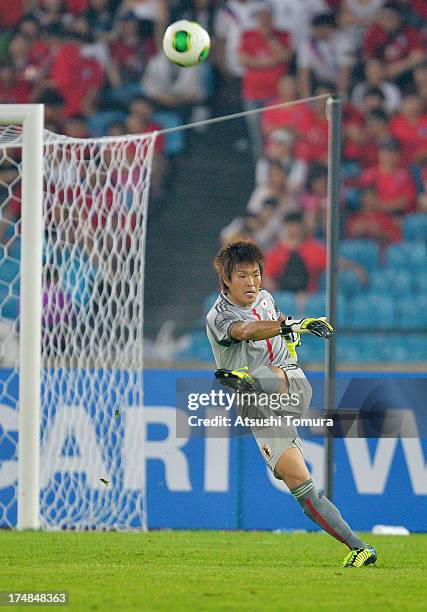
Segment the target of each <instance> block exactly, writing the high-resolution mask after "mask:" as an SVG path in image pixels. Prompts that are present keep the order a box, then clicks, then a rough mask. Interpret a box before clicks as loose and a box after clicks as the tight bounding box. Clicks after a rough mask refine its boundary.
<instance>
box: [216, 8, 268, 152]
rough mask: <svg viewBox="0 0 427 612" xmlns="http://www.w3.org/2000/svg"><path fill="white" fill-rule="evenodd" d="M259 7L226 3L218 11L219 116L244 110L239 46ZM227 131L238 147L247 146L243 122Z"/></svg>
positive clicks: (236, 123)
mask: <svg viewBox="0 0 427 612" xmlns="http://www.w3.org/2000/svg"><path fill="white" fill-rule="evenodd" d="M256 6H257V0H226V2H224V6H221V7H219V8H217V10H216V15H215V20H214V25H213V32H214V36H215V48H214V61H215V64H216V66H217V68H218V69H219V79H218V80H219V83H218V90H217V92H216V100H215V101H216V103H217V110H216V112H217V113H218V114H220V115H224V114H225V115H229V114H233V113H239V112H241V111H242V110H243V108H242V99H241V90H242V83H241V81H242V76H243V72H244V69H243V66H242V64H241V61H240V55H239V45H240V39H241V36H242V34H243V32H244V30H250V29H251V28H252V26H253V23H254V20H253V14H254V11H255V8H256ZM227 127H228V129H227V134H228V135H229V136H230V141H231V142H233V141H234V142H235V143H236V146H240V145H242V144H243V145H244V146H247V133H246V123H245V121H244V119H239V120H237V119H236V120H234V121H230V122H229V125H228V126H227ZM230 132H231V133H230Z"/></svg>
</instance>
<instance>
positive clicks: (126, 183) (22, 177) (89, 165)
mask: <svg viewBox="0 0 427 612" xmlns="http://www.w3.org/2000/svg"><path fill="white" fill-rule="evenodd" d="M156 136H157V134H156V133H150V134H135V135H125V136H119V137H105V138H97V139H96V138H93V139H90V138H89V139H73V138H69V137H66V136H61V135H58V134H54V133H52V132H49V131H48V130H43V107H42V105H0V209H1V217H0V237H1V240H0V333H1V334H3V333H4V329H3V328H5V329H6V330H8V331H7V333H9V335H10V336H13V339H14V341H16V343H17V342H18V339H19V357H18V356H13V355H12V353H11V352H10V351H9V349H8V342H9V340H10V338H8V339H7V341H5V340H4V337H3V336H0V387H1V398H0V403H1V404H2V414H0V437H1V438H2V440H3V441H4V440H6V442H7V444H6V446H7V447H8V448H9V447H10V448H11V450H10V456H9V457H7V458H6V461H4V460H3V457H2V459H1V461H2V463H0V526H1V527H6V526H8V527H15V526H16V527H18V529H28V528H32V529H35V528H43V529H58V528H59V529H67V528H71V529H134V528H136V529H144V528H146V527H147V507H146V482H145V456H144V442H145V439H144V438H145V427H146V425H145V422H144V418H145V417H144V413H143V410H142V407H143V387H142V381H143V285H144V260H145V242H146V224H147V209H148V193H149V185H150V177H151V167H152V162H153V154H154V145H155V142H156ZM8 207H9V209H11V210H12V209H13V210H14V215H15V216H13V215H12V216H11V213H10V210H9V212H8V213H7V214H4V211H5V210H8ZM11 303H12V304H16V308H15V310H14V308H11V307H10V304H11ZM18 304H19V308H18ZM8 351H9V352H8ZM18 381H19V382H18ZM17 388H19V390H17ZM18 406H19V409H18ZM18 413H19V416H18ZM17 440H18V441H17ZM18 446H19V449H18ZM16 459H18V467H17V470H16V472H15V466H16Z"/></svg>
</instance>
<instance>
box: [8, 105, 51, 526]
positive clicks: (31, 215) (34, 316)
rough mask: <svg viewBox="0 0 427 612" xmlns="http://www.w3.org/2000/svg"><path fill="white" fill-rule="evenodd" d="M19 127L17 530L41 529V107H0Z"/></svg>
mask: <svg viewBox="0 0 427 612" xmlns="http://www.w3.org/2000/svg"><path fill="white" fill-rule="evenodd" d="M0 123H1V124H6V123H7V124H18V125H21V126H22V174H21V176H22V179H21V181H22V205H21V206H22V207H21V237H22V240H21V245H22V247H21V263H20V275H21V290H20V293H21V295H20V330H19V434H18V436H19V437H18V492H17V506H18V516H17V528H18V530H22V529H38V528H39V527H40V512H39V508H40V499H39V497H40V408H41V406H40V405H41V397H40V381H41V348H40V347H41V315H42V297H41V295H42V245H43V125H44V105H43V104H0Z"/></svg>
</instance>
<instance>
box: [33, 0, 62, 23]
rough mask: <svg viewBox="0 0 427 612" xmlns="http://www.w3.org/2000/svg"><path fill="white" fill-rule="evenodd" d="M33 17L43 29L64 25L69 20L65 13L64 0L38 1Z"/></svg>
mask: <svg viewBox="0 0 427 612" xmlns="http://www.w3.org/2000/svg"><path fill="white" fill-rule="evenodd" d="M33 15H34V17H35V18H36V19H37V21H38V22H39V24H40V25H41V26H42V27H43V28H46V27H48V26H51V25H66V24H67V22H68V23H69V21H70V18H71V16H70V15H69V14H67V12H66V7H65V2H64V0H39V8H38V9H37V10H36V11H35V12H34V13H33Z"/></svg>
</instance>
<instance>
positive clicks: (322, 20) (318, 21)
mask: <svg viewBox="0 0 427 612" xmlns="http://www.w3.org/2000/svg"><path fill="white" fill-rule="evenodd" d="M311 25H312V26H313V27H315V28H316V27H323V26H329V27H331V28H334V27H335V18H334V16H333V15H330V14H329V13H321V14H320V15H316V17H314V18H313V19H312V21H311Z"/></svg>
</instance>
